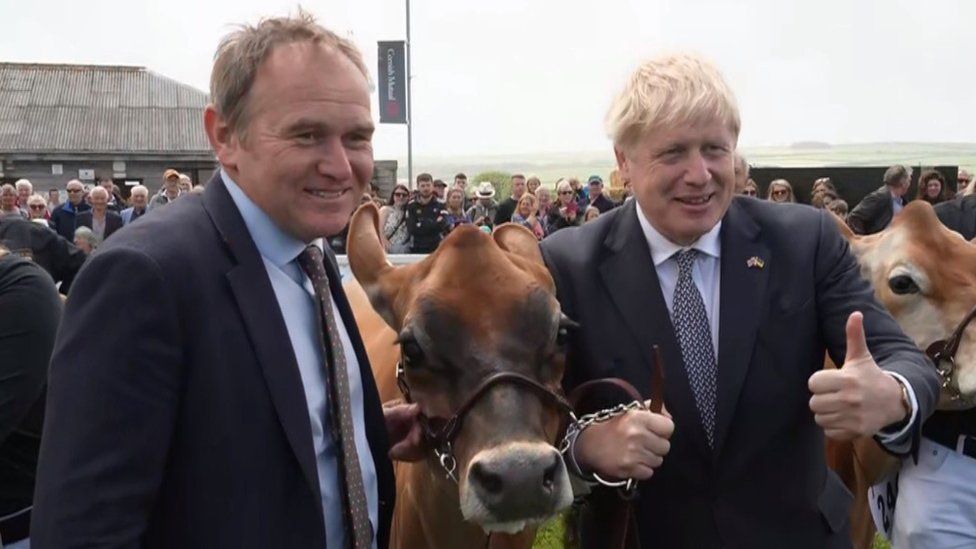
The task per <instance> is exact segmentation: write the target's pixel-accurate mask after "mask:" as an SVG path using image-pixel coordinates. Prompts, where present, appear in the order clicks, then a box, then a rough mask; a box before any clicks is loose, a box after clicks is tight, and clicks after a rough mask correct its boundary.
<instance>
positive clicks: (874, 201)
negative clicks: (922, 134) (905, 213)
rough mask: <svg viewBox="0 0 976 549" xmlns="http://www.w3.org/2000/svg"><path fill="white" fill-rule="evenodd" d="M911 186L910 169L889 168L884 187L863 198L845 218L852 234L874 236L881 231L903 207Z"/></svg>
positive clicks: (897, 166)
mask: <svg viewBox="0 0 976 549" xmlns="http://www.w3.org/2000/svg"><path fill="white" fill-rule="evenodd" d="M911 184H912V169H911V168H909V167H907V166H901V165H895V166H891V167H890V168H888V169H887V170H885V173H884V185H882V186H881V188H879V189H877V190H875V191H872V192H871V193H870V194H868V195H867V196H865V197H864V198H863V199H862V200H861V202H860V203H859V204H858V205H857V206H855V207H854V209H853V210H851V213H850V215H848V216H847V223H848V225H850V227H851V230H852V231H854V234H861V235H863V234H874V233H879V232H881V231H883V230H884V229H885V228H886V227H888V225H890V224H891V221H892V220H893V219H894V218H895V216H896V215H898V214H899V213H900V212H901V210H902V208H904V207H905V204H906V203H907V201H906V200H905V193H907V192H908V187H909V186H910V185H911Z"/></svg>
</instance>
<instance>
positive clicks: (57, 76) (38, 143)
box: [0, 63, 210, 153]
mask: <svg viewBox="0 0 976 549" xmlns="http://www.w3.org/2000/svg"><path fill="white" fill-rule="evenodd" d="M206 104H207V94H205V93H204V92H202V91H200V90H198V89H196V88H193V87H192V86H188V85H186V84H181V83H179V82H176V81H175V80H172V79H169V78H166V77H165V76H161V75H159V74H156V73H153V72H152V71H149V70H146V69H145V68H144V67H119V66H103V65H48V64H34V63H0V153H13V152H24V153H28V152H29V153H50V152H71V153H78V152H93V153H133V152H135V153H181V152H187V153H207V152H209V151H210V144H209V142H208V141H207V136H206V134H205V133H204V130H203V108H204V107H205V106H206Z"/></svg>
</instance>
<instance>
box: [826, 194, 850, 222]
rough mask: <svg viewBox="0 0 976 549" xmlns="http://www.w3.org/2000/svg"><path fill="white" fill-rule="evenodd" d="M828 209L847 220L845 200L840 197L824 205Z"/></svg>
mask: <svg viewBox="0 0 976 549" xmlns="http://www.w3.org/2000/svg"><path fill="white" fill-rule="evenodd" d="M826 208H827V210H828V211H831V212H834V213H835V214H837V217H839V218H841V219H843V220H844V221H847V201H846V200H842V199H840V198H836V199H834V200H831V201H830V203H829V204H827V205H826Z"/></svg>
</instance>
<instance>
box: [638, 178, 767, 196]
mask: <svg viewBox="0 0 976 549" xmlns="http://www.w3.org/2000/svg"><path fill="white" fill-rule="evenodd" d="M750 181H751V180H750ZM753 183H755V181H753ZM631 198H634V186H633V185H631V183H630V180H627V179H625V180H624V199H623V202H626V201H628V200H630V199H631Z"/></svg>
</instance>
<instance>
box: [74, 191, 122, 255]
mask: <svg viewBox="0 0 976 549" xmlns="http://www.w3.org/2000/svg"><path fill="white" fill-rule="evenodd" d="M88 200H89V202H91V210H89V211H87V212H82V213H80V214H78V218H77V220H76V225H75V226H76V227H88V228H89V229H91V230H92V233H93V234H94V235H95V237H96V238H98V240H99V241H100V242H101V241H104V240H105V239H107V238H108V237H110V236H112V234H113V233H114V232H115V231H117V230H119V229H121V228H122V225H123V224H124V223H123V222H122V217H121V216H120V215H119V214H117V213H115V212H113V211H112V210H110V209H108V201H109V194H108V191H106V190H105V187H101V186H99V187H95V188H94V189H92V190H91V193H90V194H89V196H88Z"/></svg>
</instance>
